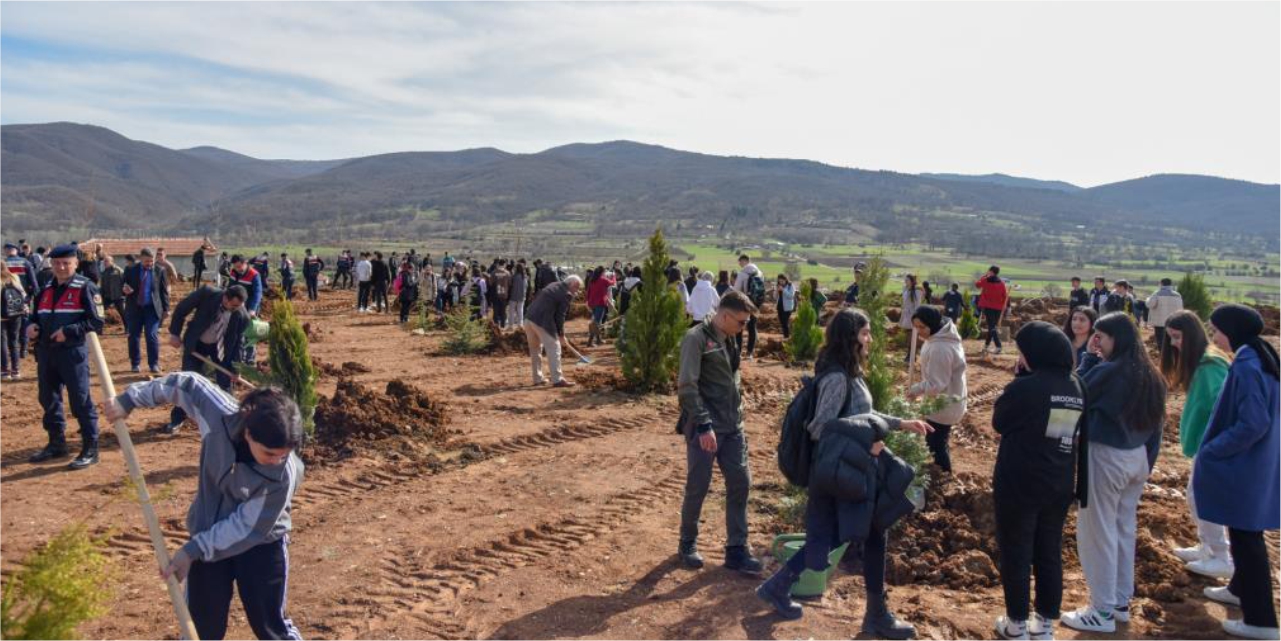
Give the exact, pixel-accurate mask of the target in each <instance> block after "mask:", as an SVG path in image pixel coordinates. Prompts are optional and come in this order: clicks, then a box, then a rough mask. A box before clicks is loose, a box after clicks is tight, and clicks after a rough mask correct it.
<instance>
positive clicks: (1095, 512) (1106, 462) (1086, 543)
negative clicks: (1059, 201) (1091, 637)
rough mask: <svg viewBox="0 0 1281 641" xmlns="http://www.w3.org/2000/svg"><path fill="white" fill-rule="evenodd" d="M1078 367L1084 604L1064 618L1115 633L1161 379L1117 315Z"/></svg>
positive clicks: (1124, 607) (1154, 448)
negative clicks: (1084, 478) (1085, 454)
mask: <svg viewBox="0 0 1281 641" xmlns="http://www.w3.org/2000/svg"><path fill="white" fill-rule="evenodd" d="M1077 371H1078V372H1079V373H1080V374H1081V376H1082V378H1083V379H1084V380H1085V385H1086V396H1087V398H1088V399H1089V404H1088V407H1087V410H1086V420H1087V421H1088V433H1089V440H1090V444H1089V451H1090V452H1089V469H1090V484H1089V485H1090V487H1089V496H1088V504H1089V507H1086V508H1083V509H1081V510H1080V511H1078V512H1077V535H1076V547H1077V553H1078V555H1079V556H1080V558H1081V569H1082V570H1084V571H1085V580H1086V583H1087V584H1088V585H1089V588H1090V604H1089V605H1087V606H1084V607H1082V608H1080V609H1078V610H1076V611H1075V612H1069V613H1067V614H1065V615H1063V624H1064V625H1066V626H1068V627H1070V628H1074V629H1076V630H1082V631H1086V632H1108V633H1110V632H1115V631H1116V623H1117V621H1120V622H1122V623H1126V622H1128V621H1129V620H1130V599H1131V597H1133V596H1134V548H1135V536H1136V532H1137V519H1138V509H1139V497H1140V496H1142V494H1143V486H1144V484H1145V483H1146V482H1147V479H1148V476H1149V475H1150V474H1151V473H1152V468H1153V466H1155V465H1156V459H1157V454H1158V453H1159V452H1160V448H1161V431H1162V422H1163V421H1164V420H1165V379H1164V378H1162V376H1161V372H1160V371H1158V370H1157V368H1156V366H1155V365H1153V364H1152V359H1151V358H1149V357H1148V352H1147V349H1146V348H1145V347H1144V346H1143V341H1142V339H1141V337H1140V336H1139V328H1138V327H1137V326H1136V325H1135V324H1134V321H1133V320H1131V318H1130V316H1129V315H1128V314H1126V313H1123V312H1116V313H1111V314H1107V315H1105V316H1103V317H1102V318H1100V319H1099V321H1098V322H1097V323H1095V324H1094V335H1093V336H1091V337H1090V343H1089V353H1087V354H1086V356H1085V358H1084V359H1083V360H1082V362H1081V364H1080V366H1079V367H1078V368H1077Z"/></svg>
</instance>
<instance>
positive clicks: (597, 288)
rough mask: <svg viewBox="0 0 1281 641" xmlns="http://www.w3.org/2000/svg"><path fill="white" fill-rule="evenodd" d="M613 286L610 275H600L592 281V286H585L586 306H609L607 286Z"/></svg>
mask: <svg viewBox="0 0 1281 641" xmlns="http://www.w3.org/2000/svg"><path fill="white" fill-rule="evenodd" d="M613 286H614V278H613V277H612V276H601V277H600V278H597V279H596V280H593V281H592V286H591V287H588V288H587V306H588V307H608V306H609V288H610V287H613Z"/></svg>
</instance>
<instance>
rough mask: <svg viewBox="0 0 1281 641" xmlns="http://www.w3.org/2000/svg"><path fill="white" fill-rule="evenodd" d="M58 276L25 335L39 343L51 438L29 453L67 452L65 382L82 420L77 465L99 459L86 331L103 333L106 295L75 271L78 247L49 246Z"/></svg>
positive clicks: (39, 457)
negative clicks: (37, 450)
mask: <svg viewBox="0 0 1281 641" xmlns="http://www.w3.org/2000/svg"><path fill="white" fill-rule="evenodd" d="M49 258H50V262H51V263H52V265H53V276H54V279H53V281H52V282H50V283H49V286H48V287H46V288H45V289H43V290H41V291H40V293H39V294H37V295H36V305H35V311H36V313H35V317H36V318H35V321H34V322H33V323H32V324H31V326H30V327H29V328H27V337H28V338H29V339H31V340H32V341H33V342H34V343H35V349H36V372H37V380H38V384H39V390H40V391H39V397H40V406H41V407H43V408H44V429H45V431H46V432H48V433H49V444H48V445H46V446H45V448H44V449H43V450H41V451H40V452H38V453H37V454H35V455H34V456H32V457H31V459H30V460H31V462H32V463H40V462H43V461H47V460H50V459H54V458H60V457H63V456H66V455H67V438H66V429H67V418H66V415H65V413H64V412H63V409H62V388H63V386H66V388H67V392H68V393H67V396H68V397H69V399H70V401H71V413H72V414H74V415H75V417H76V420H77V422H79V423H80V438H81V449H80V456H78V457H76V459H75V460H74V461H72V462H71V465H70V467H71V469H73V470H78V469H82V468H86V467H89V466H90V465H93V464H95V463H97V462H98V410H97V408H95V407H94V405H93V398H92V397H91V396H90V387H89V349H88V348H87V347H85V335H86V334H88V333H89V332H98V333H99V334H101V333H102V309H101V306H102V296H101V295H100V294H99V293H98V287H97V286H96V285H94V284H93V283H92V282H90V281H89V279H87V278H85V277H84V276H81V275H79V274H77V273H76V267H77V262H78V261H77V259H76V248H75V247H74V246H72V245H61V246H59V247H55V248H54V249H53V251H51V252H49Z"/></svg>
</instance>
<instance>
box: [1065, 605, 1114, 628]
mask: <svg viewBox="0 0 1281 641" xmlns="http://www.w3.org/2000/svg"><path fill="white" fill-rule="evenodd" d="M1062 621H1063V625H1066V626H1067V627H1069V628H1072V629H1073V630H1080V631H1082V632H1107V633H1111V632H1116V620H1115V619H1113V618H1112V613H1111V612H1100V611H1098V610H1095V609H1094V608H1093V607H1091V606H1088V605H1087V606H1085V607H1083V608H1081V609H1079V610H1076V611H1075V612H1068V613H1067V614H1065V615H1063V619H1062Z"/></svg>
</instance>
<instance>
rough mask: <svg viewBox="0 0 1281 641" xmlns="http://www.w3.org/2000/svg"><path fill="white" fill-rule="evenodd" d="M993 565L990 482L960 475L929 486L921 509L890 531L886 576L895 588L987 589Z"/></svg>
mask: <svg viewBox="0 0 1281 641" xmlns="http://www.w3.org/2000/svg"><path fill="white" fill-rule="evenodd" d="M996 562H997V548H996V517H995V508H994V505H993V503H992V482H991V480H990V479H988V478H986V477H982V476H978V475H976V474H970V473H961V474H958V475H957V476H955V477H950V478H943V479H941V480H940V481H939V483H938V485H935V486H933V487H931V488H930V489H929V491H927V492H926V501H925V509H924V510H922V511H920V512H918V513H916V514H914V515H911V516H908V517H906V518H905V519H904V521H903V522H902V523H901V524H900V525H899V527H898V529H897V531H895V532H893V533H891V535H890V551H889V555H888V559H887V561H886V565H887V568H886V576H887V577H888V578H889V580H890V583H892V584H894V585H905V584H909V583H926V584H930V585H942V586H946V587H949V588H953V589H958V590H960V589H968V588H980V587H992V586H995V585H996V584H997V583H998V582H999V580H1000V575H999V574H998V572H997V569H996Z"/></svg>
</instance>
